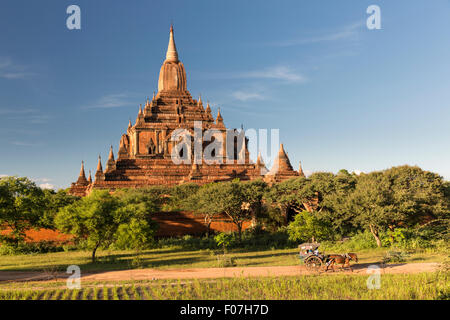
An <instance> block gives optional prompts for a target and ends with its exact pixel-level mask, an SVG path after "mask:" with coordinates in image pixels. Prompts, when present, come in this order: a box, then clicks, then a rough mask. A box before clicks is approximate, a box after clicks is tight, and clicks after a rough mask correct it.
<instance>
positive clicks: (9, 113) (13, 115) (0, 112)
mask: <svg viewBox="0 0 450 320" xmlns="http://www.w3.org/2000/svg"><path fill="white" fill-rule="evenodd" d="M0 116H2V118H5V119H8V120H20V121H21V122H23V121H24V120H25V121H27V122H29V123H32V124H42V123H47V122H48V121H49V120H50V119H51V118H52V116H50V115H48V114H44V113H41V112H40V111H39V110H37V109H33V108H2V109H0Z"/></svg>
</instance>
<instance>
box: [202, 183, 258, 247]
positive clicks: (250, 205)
mask: <svg viewBox="0 0 450 320" xmlns="http://www.w3.org/2000/svg"><path fill="white" fill-rule="evenodd" d="M263 186H265V184H264V183H262V182H253V183H248V184H245V183H242V182H240V181H239V180H238V179H236V180H233V181H230V182H221V183H212V184H208V185H205V186H203V187H201V188H200V189H199V191H198V193H197V196H196V198H195V199H196V201H197V204H196V206H195V211H196V212H198V213H201V214H203V215H204V216H205V222H206V223H207V224H208V229H209V225H210V224H211V221H212V218H213V217H214V215H216V214H219V213H225V214H226V215H227V216H228V217H229V218H230V219H231V221H232V222H233V223H234V224H235V225H236V227H237V229H238V237H239V240H241V239H242V226H243V224H244V222H245V221H248V220H251V219H252V217H253V215H254V214H255V210H257V208H258V206H260V205H258V204H257V202H258V201H259V202H260V201H261V199H262V195H263V189H264V187H263ZM252 190H253V192H258V194H252V192H251V191H252Z"/></svg>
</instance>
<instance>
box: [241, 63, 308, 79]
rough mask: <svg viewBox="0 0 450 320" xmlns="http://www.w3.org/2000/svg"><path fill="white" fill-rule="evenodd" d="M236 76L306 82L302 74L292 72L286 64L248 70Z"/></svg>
mask: <svg viewBox="0 0 450 320" xmlns="http://www.w3.org/2000/svg"><path fill="white" fill-rule="evenodd" d="M236 78H253V79H275V80H284V81H288V82H306V81H307V79H306V77H304V76H303V75H301V74H299V73H296V72H294V70H292V69H291V68H289V67H287V66H276V67H272V68H267V69H263V70H255V71H248V72H244V73H240V74H237V75H236Z"/></svg>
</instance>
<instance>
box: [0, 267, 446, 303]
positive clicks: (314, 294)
mask: <svg viewBox="0 0 450 320" xmlns="http://www.w3.org/2000/svg"><path fill="white" fill-rule="evenodd" d="M367 279H368V276H367V275H343V274H340V275H330V276H320V275H310V276H298V277H277V278H273V277H265V278H231V279H230V278H227V279H213V280H182V281H180V280H178V281H176V280H175V281H174V280H155V281H135V282H132V283H131V282H124V281H122V282H103V283H98V282H83V283H82V287H81V289H79V290H78V289H73V290H70V289H66V287H65V283H64V282H50V283H49V282H46V283H23V284H22V283H14V284H3V285H0V300H5V299H13V300H18V299H24V300H97V299H98V300H130V299H132V300H141V299H144V300H154V299H156V300H161V299H163V300H164V299H180V300H185V299H193V300H198V299H205V300H208V299H222V300H232V299H242V300H252V299H275V300H292V299H306V300H309V299H346V300H348V299H368V300H374V299H377V300H378V299H401V300H409V299H420V300H422V299H449V297H450V291H449V272H442V271H441V272H435V273H420V274H395V275H394V274H386V275H381V282H380V285H381V287H380V289H372V290H370V289H368V288H367Z"/></svg>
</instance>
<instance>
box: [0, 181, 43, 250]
mask: <svg viewBox="0 0 450 320" xmlns="http://www.w3.org/2000/svg"><path fill="white" fill-rule="evenodd" d="M44 207H45V205H44V193H43V191H42V189H41V188H39V187H37V186H36V184H35V183H34V182H32V181H31V180H29V179H27V178H17V177H5V178H1V179H0V228H2V229H4V228H6V229H9V230H10V231H11V232H10V233H9V234H7V235H2V236H0V240H1V241H2V242H9V243H18V242H20V241H23V240H24V239H25V231H26V230H28V229H30V228H35V227H37V226H38V222H39V219H40V217H41V216H42V214H43V211H44Z"/></svg>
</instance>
